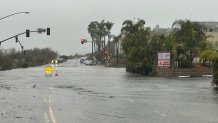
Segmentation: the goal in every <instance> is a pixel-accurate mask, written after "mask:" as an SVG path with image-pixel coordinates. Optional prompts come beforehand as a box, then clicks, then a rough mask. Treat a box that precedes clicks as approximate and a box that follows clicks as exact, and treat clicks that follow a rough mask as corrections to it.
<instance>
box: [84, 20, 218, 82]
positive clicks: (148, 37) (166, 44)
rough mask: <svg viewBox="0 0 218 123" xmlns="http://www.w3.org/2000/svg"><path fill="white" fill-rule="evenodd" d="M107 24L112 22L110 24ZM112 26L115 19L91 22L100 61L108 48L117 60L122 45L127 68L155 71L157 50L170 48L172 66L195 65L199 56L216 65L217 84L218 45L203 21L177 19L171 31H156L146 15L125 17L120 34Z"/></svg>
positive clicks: (204, 63) (216, 78)
mask: <svg viewBox="0 0 218 123" xmlns="http://www.w3.org/2000/svg"><path fill="white" fill-rule="evenodd" d="M106 24H109V26H108V27H109V28H107V26H106ZM112 26H113V23H111V22H107V23H105V22H104V20H103V21H101V22H97V21H93V22H91V23H90V24H89V25H88V32H89V33H90V36H91V37H92V41H93V45H94V54H95V55H94V56H95V57H97V60H98V61H101V60H103V58H104V55H105V54H104V52H105V50H107V51H109V53H110V54H109V56H111V57H110V58H111V59H113V58H116V59H117V63H118V58H119V56H120V54H119V52H120V50H118V48H119V49H122V52H123V53H122V55H123V56H124V57H125V59H126V70H127V71H128V72H132V73H137V74H142V75H156V73H157V72H156V68H157V53H158V52H161V51H167V52H170V53H171V68H176V67H177V68H193V67H196V66H195V65H196V63H195V62H194V60H195V59H196V58H197V59H199V58H200V61H199V60H197V61H198V62H200V63H198V64H200V66H202V67H205V66H207V67H213V70H214V83H215V84H218V67H217V66H218V57H217V56H218V55H217V51H216V50H215V49H216V48H217V45H215V44H212V43H211V42H209V41H207V39H208V38H210V37H211V36H210V35H207V28H206V27H204V26H203V25H200V24H199V23H197V22H192V21H190V20H176V21H174V23H173V24H172V27H171V28H170V29H169V30H168V31H163V32H161V31H160V30H161V29H159V31H157V30H154V29H153V30H152V29H151V28H150V27H149V26H146V22H145V21H144V20H143V19H138V20H125V21H124V22H123V24H122V28H121V32H120V34H119V35H117V36H114V35H111V33H110V30H111V28H112ZM162 30H164V29H162ZM105 37H107V39H108V43H107V44H105V41H106V38H105ZM110 39H111V40H110ZM121 47H122V48H121ZM96 49H97V50H96ZM109 60H110V59H109Z"/></svg>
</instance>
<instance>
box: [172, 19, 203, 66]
mask: <svg viewBox="0 0 218 123" xmlns="http://www.w3.org/2000/svg"><path fill="white" fill-rule="evenodd" d="M172 27H173V28H174V36H175V39H176V41H177V44H179V45H180V46H181V47H182V48H183V51H184V52H183V54H184V55H185V56H186V57H187V60H189V62H190V63H192V61H193V58H194V56H195V54H194V52H195V53H196V52H200V50H201V47H200V45H201V44H202V42H204V41H206V38H207V36H206V34H205V33H206V28H205V27H204V26H202V25H200V24H198V23H197V22H191V21H190V20H177V21H175V22H174V23H173V25H172ZM178 55H179V54H178Z"/></svg>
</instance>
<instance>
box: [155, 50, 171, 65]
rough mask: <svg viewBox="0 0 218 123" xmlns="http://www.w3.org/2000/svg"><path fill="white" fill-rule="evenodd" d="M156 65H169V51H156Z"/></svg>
mask: <svg viewBox="0 0 218 123" xmlns="http://www.w3.org/2000/svg"><path fill="white" fill-rule="evenodd" d="M157 66H158V67H163V68H169V67H170V52H160V53H158V65H157Z"/></svg>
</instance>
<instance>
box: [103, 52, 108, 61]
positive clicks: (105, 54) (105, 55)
mask: <svg viewBox="0 0 218 123" xmlns="http://www.w3.org/2000/svg"><path fill="white" fill-rule="evenodd" d="M107 55H108V54H107V51H104V59H105V60H107V59H108V56H107Z"/></svg>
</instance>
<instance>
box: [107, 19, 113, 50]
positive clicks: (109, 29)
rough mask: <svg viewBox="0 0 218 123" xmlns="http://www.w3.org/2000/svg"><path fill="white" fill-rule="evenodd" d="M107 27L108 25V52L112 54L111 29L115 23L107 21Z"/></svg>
mask: <svg viewBox="0 0 218 123" xmlns="http://www.w3.org/2000/svg"><path fill="white" fill-rule="evenodd" d="M105 27H106V30H107V36H108V53H109V54H110V38H111V29H112V27H113V23H111V22H109V21H107V23H105Z"/></svg>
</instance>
